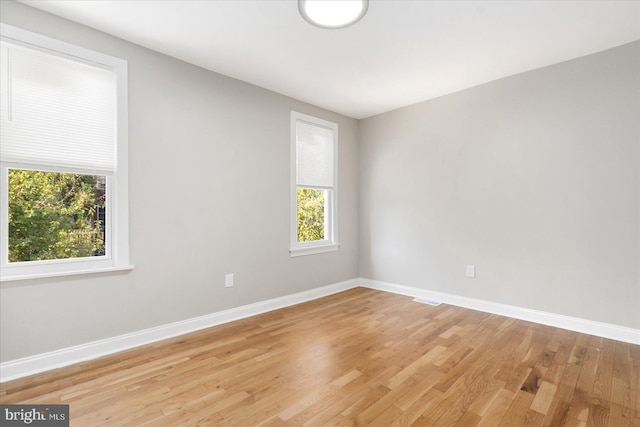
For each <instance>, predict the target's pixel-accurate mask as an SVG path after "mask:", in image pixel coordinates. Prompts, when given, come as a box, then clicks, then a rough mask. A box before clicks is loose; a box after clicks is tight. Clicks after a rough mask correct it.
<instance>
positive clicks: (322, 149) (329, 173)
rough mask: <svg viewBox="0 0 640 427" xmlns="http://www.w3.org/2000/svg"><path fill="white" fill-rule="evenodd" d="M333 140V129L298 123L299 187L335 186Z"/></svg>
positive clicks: (297, 176)
mask: <svg viewBox="0 0 640 427" xmlns="http://www.w3.org/2000/svg"><path fill="white" fill-rule="evenodd" d="M333 138H334V135H333V130H332V129H328V128H325V127H321V126H318V125H314V124H311V123H307V122H305V121H302V120H298V121H296V155H297V162H296V164H297V171H296V173H297V175H296V180H297V185H298V186H299V187H311V188H331V187H333V186H334V182H333V181H334V171H333V167H334V166H333V165H334V141H333Z"/></svg>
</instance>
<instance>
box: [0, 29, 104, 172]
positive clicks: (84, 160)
mask: <svg viewBox="0 0 640 427" xmlns="http://www.w3.org/2000/svg"><path fill="white" fill-rule="evenodd" d="M1 57H2V72H1V77H2V89H3V90H2V93H3V94H2V98H3V99H2V114H1V123H0V124H1V133H2V134H1V141H2V143H1V145H0V157H1V158H2V161H3V162H9V163H18V164H29V165H40V166H48V167H65V168H75V169H79V170H83V171H89V172H103V173H113V172H115V170H116V143H117V141H116V125H115V124H116V77H115V73H114V72H113V71H110V70H105V69H102V68H99V67H97V66H92V65H88V64H86V63H82V62H77V61H72V60H70V59H66V58H62V57H60V56H58V55H53V54H49V53H45V52H43V51H40V50H34V49H29V48H26V47H22V46H20V45H14V44H12V43H7V42H4V41H3V42H2V55H1Z"/></svg>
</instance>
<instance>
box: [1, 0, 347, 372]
mask: <svg viewBox="0 0 640 427" xmlns="http://www.w3.org/2000/svg"><path fill="white" fill-rule="evenodd" d="M1 7H2V9H1V10H0V12H1V14H0V16H1V17H2V22H5V23H7V24H10V25H15V26H17V27H21V28H24V29H27V30H31V31H35V32H38V33H41V34H44V35H48V36H51V37H55V38H58V39H61V40H64V41H68V42H71V43H74V44H77V45H80V46H84V47H87V48H91V49H94V50H98V51H101V52H104V53H107V54H110V55H113V56H117V57H121V58H123V59H126V60H128V61H129V123H130V128H129V161H130V183H129V189H130V229H131V233H130V235H131V259H132V262H133V263H134V264H135V266H136V267H135V269H134V270H133V271H132V272H130V273H127V274H105V275H96V276H77V277H75V278H71V279H66V278H65V279H59V280H51V279H49V280H39V281H23V282H13V283H3V284H2V285H1V286H0V304H1V305H0V360H1V361H8V360H13V359H16V358H20V357H24V356H29V355H34V354H38V353H43V352H47V351H51V350H56V349H60V348H64V347H69V346H73V345H78V344H82V343H86V342H90V341H94V340H98V339H103V338H108V337H112V336H116V335H120V334H124V333H128V332H133V331H138V330H141V329H145V328H149V327H153V326H158V325H163V324H166V323H170V322H174V321H179V320H184V319H188V318H192V317H196V316H200V315H204V314H209V313H213V312H216V311H220V310H225V309H229V308H232V307H237V306H240V305H244V304H249V303H253V302H257V301H263V300H267V299H270V298H275V297H278V296H283V295H289V294H292V293H296V292H302V291H305V290H308V289H312V288H316V287H320V286H324V285H328V284H332V283H337V282H340V281H343V280H347V279H352V278H354V277H357V268H358V260H357V244H358V237H357V232H358V227H357V215H358V212H357V208H358V205H357V200H358V167H357V165H358V157H357V156H358V123H357V121H356V120H354V119H351V118H347V117H344V116H341V115H338V114H335V113H331V112H328V111H325V110H322V109H319V108H316V107H313V106H311V105H308V104H305V103H302V102H299V101H296V100H294V99H291V98H287V97H285V96H282V95H279V94H276V93H273V92H270V91H267V90H264V89H261V88H258V87H256V86H252V85H249V84H246V83H243V82H240V81H238V80H234V79H231V78H228V77H225V76H221V75H219V74H215V73H212V72H210V71H206V70H204V69H201V68H198V67H195V66H193V65H189V64H186V63H184V62H181V61H178V60H176V59H172V58H170V57H167V56H164V55H161V54H159V53H156V52H153V51H150V50H147V49H144V48H141V47H139V46H136V45H133V44H131V43H128V42H125V41H123V40H120V39H117V38H114V37H111V36H109V35H106V34H104V33H101V32H98V31H95V30H93V29H90V28H87V27H84V26H81V25H78V24H75V23H72V22H69V21H66V20H63V19H60V18H58V17H55V16H53V15H49V14H46V13H44V12H41V11H38V10H35V9H33V8H30V7H27V6H24V5H21V4H18V3H14V2H6V1H2V2H1ZM291 110H296V111H299V112H302V113H306V114H311V115H315V116H317V117H320V118H323V119H326V120H330V121H334V122H337V123H338V125H339V215H340V235H339V240H340V242H341V243H342V246H341V247H340V250H339V251H337V252H331V253H326V254H319V255H313V256H305V257H297V258H290V257H289V251H288V248H289V182H290V181H289V170H290V168H289V159H290V157H289V149H290V135H289V130H290V127H289V120H290V111H291ZM225 273H235V282H236V284H235V287H233V288H229V289H226V288H224V274H225Z"/></svg>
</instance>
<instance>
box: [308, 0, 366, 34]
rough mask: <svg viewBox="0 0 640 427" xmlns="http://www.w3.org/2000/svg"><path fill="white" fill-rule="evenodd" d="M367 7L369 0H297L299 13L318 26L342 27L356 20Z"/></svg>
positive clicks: (362, 14)
mask: <svg viewBox="0 0 640 427" xmlns="http://www.w3.org/2000/svg"><path fill="white" fill-rule="evenodd" d="M368 8H369V0H331V1H328V0H298V10H299V11H300V15H302V17H303V18H304V19H305V21H307V22H308V23H310V24H312V25H315V26H316V27H320V28H330V29H335V28H344V27H348V26H349V25H353V24H355V23H356V22H358V21H359V20H360V19H362V17H363V16H364V14H365V13H367V9H368Z"/></svg>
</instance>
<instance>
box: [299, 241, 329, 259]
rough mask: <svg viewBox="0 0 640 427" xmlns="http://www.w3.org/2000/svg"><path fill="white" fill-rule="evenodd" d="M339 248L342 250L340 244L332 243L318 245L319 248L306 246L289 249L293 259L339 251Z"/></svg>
mask: <svg viewBox="0 0 640 427" xmlns="http://www.w3.org/2000/svg"><path fill="white" fill-rule="evenodd" d="M339 248H340V243H331V244H328V245H317V246H305V247H298V248H291V249H289V254H290V255H291V256H292V257H294V256H305V255H314V254H321V253H325V252H333V251H337V250H338V249H339Z"/></svg>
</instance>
